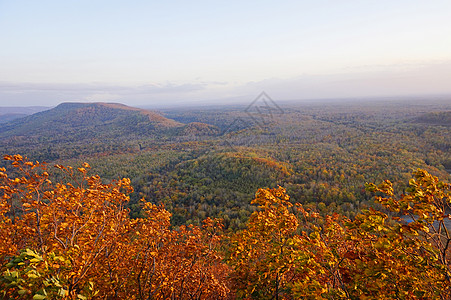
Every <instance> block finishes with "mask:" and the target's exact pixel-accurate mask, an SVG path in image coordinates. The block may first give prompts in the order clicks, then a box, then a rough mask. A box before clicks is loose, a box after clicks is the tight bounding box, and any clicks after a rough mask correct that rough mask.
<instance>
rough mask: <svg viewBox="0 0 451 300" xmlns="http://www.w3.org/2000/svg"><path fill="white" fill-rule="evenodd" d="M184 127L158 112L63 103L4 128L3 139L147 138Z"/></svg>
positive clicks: (117, 105)
mask: <svg viewBox="0 0 451 300" xmlns="http://www.w3.org/2000/svg"><path fill="white" fill-rule="evenodd" d="M178 126H182V124H180V123H178V122H176V121H173V120H170V119H167V118H165V117H163V116H161V115H159V114H157V113H155V112H152V111H147V110H142V109H138V108H133V107H129V106H125V105H122V104H111V103H62V104H60V105H58V106H57V107H55V108H53V109H50V110H46V111H43V112H39V113H36V114H33V115H31V116H28V117H25V118H22V119H20V120H15V121H12V122H10V123H8V124H4V125H3V126H2V127H0V136H1V137H5V138H7V137H9V136H12V135H15V136H27V137H33V136H46V137H60V136H61V137H62V136H66V137H67V136H68V135H73V134H75V135H76V136H77V138H89V137H94V136H103V135H109V134H111V133H114V134H118V133H127V134H142V135H146V134H149V133H152V132H155V131H162V130H166V129H168V128H172V127H178Z"/></svg>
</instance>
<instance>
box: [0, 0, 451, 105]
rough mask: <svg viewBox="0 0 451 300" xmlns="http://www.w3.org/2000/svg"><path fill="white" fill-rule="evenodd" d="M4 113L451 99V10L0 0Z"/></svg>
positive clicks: (388, 5)
mask: <svg viewBox="0 0 451 300" xmlns="http://www.w3.org/2000/svg"><path fill="white" fill-rule="evenodd" d="M0 28H3V29H4V30H1V31H0V40H1V41H2V47H1V48H0V65H1V66H2V67H1V68H0V106H48V107H51V106H55V105H57V104H59V103H62V102H119V103H123V104H126V105H131V106H140V107H142V106H170V105H179V104H180V105H182V104H188V105H201V104H205V103H208V104H214V105H223V104H228V103H236V102H242V103H247V102H250V101H252V100H253V99H254V98H255V97H256V96H257V95H258V94H259V93H260V92H262V91H265V92H266V93H268V95H270V96H271V97H272V98H273V99H278V100H280V101H284V100H291V99H299V100H303V99H334V98H377V97H412V96H414V97H421V96H423V97H425V96H429V95H430V96H436V95H451V85H450V84H449V81H450V79H451V2H449V1H434V2H426V1H419V0H415V1H400V0H398V1H356V0H353V1H347V2H346V3H342V2H340V3H339V2H337V1H325V0H320V1H315V2H310V1H285V2H283V3H275V2H272V1H258V2H257V1H246V2H244V3H243V2H239V1H231V2H230V1H229V2H227V3H225V2H224V3H222V2H215V3H212V2H210V1H195V2H183V1H166V2H164V3H151V2H147V1H136V2H133V3H124V2H121V1H108V2H107V1H104V0H101V1H95V2H92V1H85V0H83V1H65V2H61V1H54V0H53V1H52V0H49V1H40V2H33V1H28V2H26V5H23V2H22V1H17V2H6V1H0Z"/></svg>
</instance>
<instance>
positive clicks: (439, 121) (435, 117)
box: [413, 111, 451, 126]
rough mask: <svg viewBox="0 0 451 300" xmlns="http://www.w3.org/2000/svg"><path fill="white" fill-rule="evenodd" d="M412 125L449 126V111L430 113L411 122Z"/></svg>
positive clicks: (450, 124) (450, 115)
mask: <svg viewBox="0 0 451 300" xmlns="http://www.w3.org/2000/svg"><path fill="white" fill-rule="evenodd" d="M413 122H414V123H423V124H431V125H442V126H451V111H440V112H430V113H427V114H424V115H421V116H419V117H417V118H415V119H414V120H413Z"/></svg>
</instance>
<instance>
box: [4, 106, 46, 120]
mask: <svg viewBox="0 0 451 300" xmlns="http://www.w3.org/2000/svg"><path fill="white" fill-rule="evenodd" d="M47 109H49V107H45V106H23V107H22V106H0V123H6V122H10V121H12V120H14V119H19V118H23V117H26V116H29V115H32V114H34V113H37V112H40V111H44V110H47Z"/></svg>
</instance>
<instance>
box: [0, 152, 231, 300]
mask: <svg viewBox="0 0 451 300" xmlns="http://www.w3.org/2000/svg"><path fill="white" fill-rule="evenodd" d="M6 159H7V160H11V161H12V164H13V166H14V167H16V169H17V171H19V173H20V176H19V177H16V178H9V177H8V175H7V174H6V173H5V170H2V172H1V173H0V176H1V180H2V182H1V187H0V189H1V193H2V198H1V204H0V218H1V220H0V221H1V227H0V236H1V238H2V243H1V244H0V245H1V246H0V247H1V248H0V262H1V265H2V273H3V276H2V278H1V282H0V287H1V289H0V290H1V291H2V293H3V295H2V294H0V295H1V296H3V297H4V298H5V299H14V298H17V299H19V298H21V299H22V298H33V299H53V298H57V297H61V298H71V299H77V298H78V299H88V298H99V299H100V298H101V299H170V298H179V299H180V298H193V299H199V298H208V299H217V298H221V297H222V298H224V297H225V295H226V294H227V292H228V288H227V286H226V280H225V278H226V277H227V275H228V268H227V267H226V266H225V264H223V263H222V261H221V256H220V255H219V254H218V252H217V246H218V242H219V235H220V232H221V224H220V223H218V222H217V221H215V220H210V219H207V220H205V222H204V226H203V227H202V228H198V227H193V226H192V227H181V228H179V229H178V230H171V229H170V223H169V220H170V214H169V213H168V212H167V211H166V210H165V209H164V208H162V207H158V206H155V205H153V204H151V203H143V209H144V211H145V214H146V217H145V218H139V219H131V218H130V217H129V215H128V210H127V209H126V207H125V206H126V203H127V201H128V200H129V198H128V196H127V193H130V192H131V191H132V188H131V187H130V180H128V179H122V180H118V181H115V182H113V183H110V184H103V183H101V180H100V178H99V177H98V176H89V175H87V169H88V168H89V166H88V165H86V164H85V165H84V166H83V167H82V168H78V169H77V170H73V169H72V168H70V167H63V166H56V168H58V169H60V170H61V171H62V172H63V173H64V174H65V175H66V179H67V181H68V182H67V183H65V184H63V183H53V182H51V181H50V180H49V174H48V171H47V166H46V165H43V164H40V163H31V162H28V161H26V160H25V159H23V158H22V157H21V156H19V155H15V156H6Z"/></svg>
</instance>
